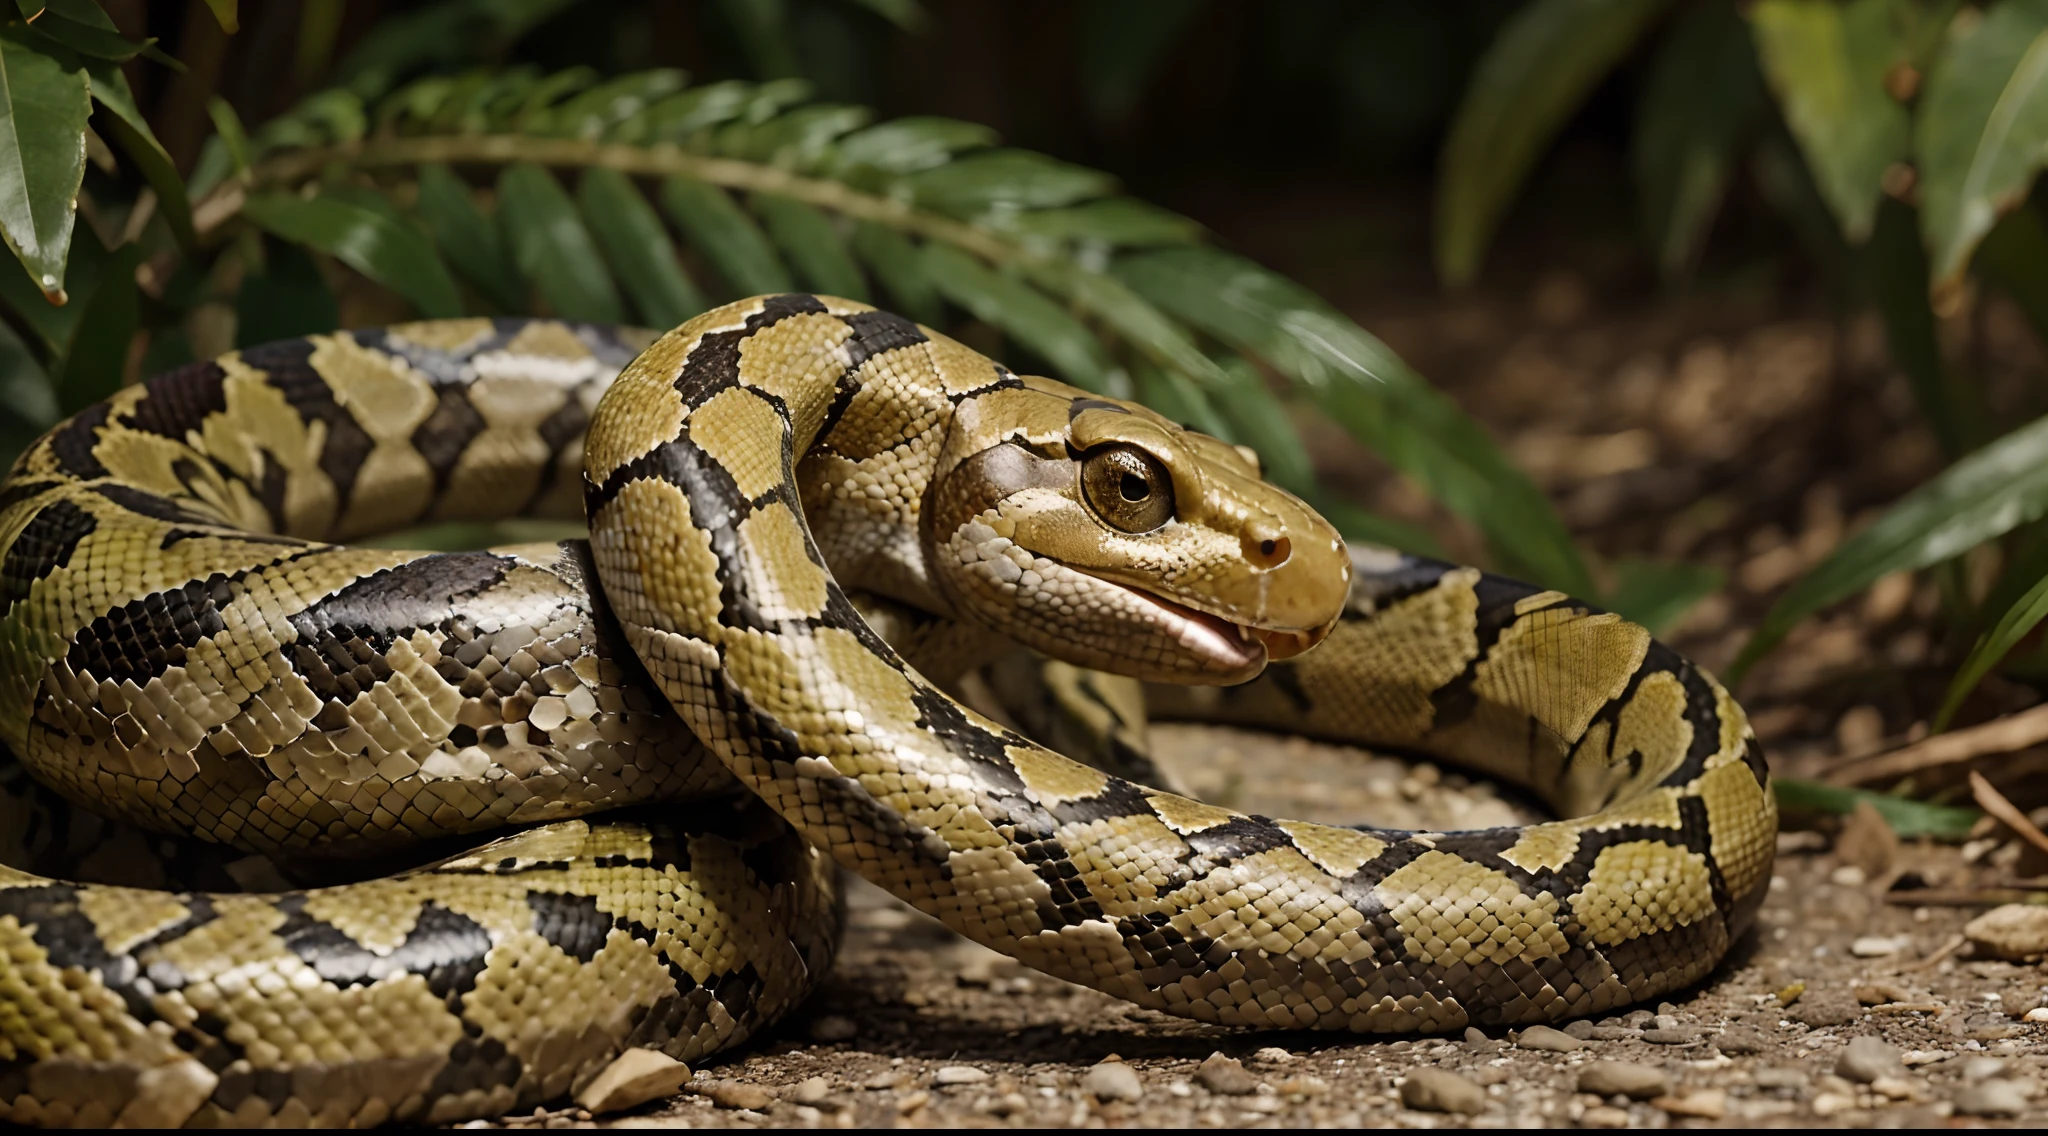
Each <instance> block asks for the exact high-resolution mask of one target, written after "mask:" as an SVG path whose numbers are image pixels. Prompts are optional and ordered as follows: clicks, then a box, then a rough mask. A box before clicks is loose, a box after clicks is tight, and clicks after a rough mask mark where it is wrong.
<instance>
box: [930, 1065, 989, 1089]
mask: <svg viewBox="0 0 2048 1136" xmlns="http://www.w3.org/2000/svg"><path fill="white" fill-rule="evenodd" d="M986 1080H988V1070H986V1069H976V1068H975V1067H974V1066H972V1065H942V1066H940V1067H939V1071H938V1072H936V1073H933V1074H932V1084H934V1085H978V1084H981V1083H982V1082H983V1081H986Z"/></svg>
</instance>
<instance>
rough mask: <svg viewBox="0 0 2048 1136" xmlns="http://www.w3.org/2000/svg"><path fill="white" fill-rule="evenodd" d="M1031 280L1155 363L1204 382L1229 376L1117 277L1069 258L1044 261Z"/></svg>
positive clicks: (1031, 273)
mask: <svg viewBox="0 0 2048 1136" xmlns="http://www.w3.org/2000/svg"><path fill="white" fill-rule="evenodd" d="M1027 273H1028V275H1029V276H1030V278H1031V281H1032V283H1034V284H1037V285H1038V286H1039V287H1041V288H1044V289H1045V290H1046V291H1048V292H1051V293H1053V294H1054V295H1056V296H1059V297H1062V298H1063V299H1065V300H1066V301H1067V302H1068V304H1069V305H1070V306H1072V307H1073V308H1074V309H1075V310H1077V311H1084V312H1088V313H1090V314H1092V315H1094V316H1095V317H1096V318H1097V319H1100V320H1101V321H1102V322H1103V323H1104V324H1106V325H1107V326H1108V327H1109V329H1110V330H1112V331H1115V332H1116V333H1117V334H1118V335H1120V336H1122V337H1123V338H1124V341H1125V342H1127V343H1129V344H1130V345H1131V346H1133V347H1136V348H1137V349H1138V350H1139V351H1141V352H1143V353H1144V354H1145V356H1146V357H1147V358H1149V359H1151V360H1152V361H1153V362H1155V363H1158V364H1159V365H1161V366H1163V367H1171V368H1172V369H1174V370H1176V371H1179V372H1180V373H1181V374H1182V375H1184V376H1186V377H1187V378H1189V379H1192V380H1194V381H1195V382H1196V383H1198V384H1201V385H1202V386H1204V387H1212V388H1214V387H1222V386H1225V385H1227V384H1228V382H1229V380H1228V378H1227V377H1226V376H1225V375H1224V373H1223V371H1222V370H1221V369H1220V368H1218V367H1217V365H1216V362H1215V360H1213V359H1210V358H1209V357H1208V356H1207V355H1204V354H1203V353H1202V349H1201V348H1199V347H1197V346H1195V341H1194V340H1193V339H1192V338H1190V337H1189V336H1188V333H1187V332H1186V331H1184V330H1183V329H1182V328H1181V327H1180V325H1179V324H1176V323H1174V322H1173V321H1172V320H1170V319H1168V318H1166V315H1165V314H1164V313H1162V312H1161V311H1160V310H1159V309H1158V308H1155V307H1153V306H1152V305H1151V304H1150V303H1149V302H1147V301H1146V299H1145V298H1144V297H1143V296H1140V295H1139V294H1138V293H1136V292H1134V291H1132V290H1131V288H1130V286H1129V285H1127V284H1125V283H1124V282H1123V281H1121V280H1119V279H1117V278H1116V277H1114V276H1105V275H1103V274H1102V273H1099V272H1089V271H1087V270H1085V269H1083V268H1080V267H1078V266H1076V265H1074V264H1072V263H1070V262H1066V261H1043V262H1039V263H1037V264H1034V265H1032V266H1031V267H1030V268H1029V269H1028V270H1027Z"/></svg>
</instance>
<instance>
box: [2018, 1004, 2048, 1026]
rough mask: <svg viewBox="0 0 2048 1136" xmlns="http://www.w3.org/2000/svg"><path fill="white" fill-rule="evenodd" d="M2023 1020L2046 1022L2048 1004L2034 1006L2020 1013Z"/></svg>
mask: <svg viewBox="0 0 2048 1136" xmlns="http://www.w3.org/2000/svg"><path fill="white" fill-rule="evenodd" d="M2020 1020H2021V1021H2023V1022H2048V1006H2036V1007H2034V1008H2033V1009H2031V1010H2028V1011H2027V1012H2026V1013H2024V1014H2022V1015H2020Z"/></svg>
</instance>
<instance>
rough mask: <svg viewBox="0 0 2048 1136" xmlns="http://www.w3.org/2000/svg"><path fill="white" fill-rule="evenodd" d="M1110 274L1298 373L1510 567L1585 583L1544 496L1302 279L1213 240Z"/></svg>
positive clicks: (1580, 589) (1584, 591)
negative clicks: (1223, 249) (1220, 247)
mask: <svg viewBox="0 0 2048 1136" xmlns="http://www.w3.org/2000/svg"><path fill="white" fill-rule="evenodd" d="M1116 274H1117V275H1118V276H1119V277H1121V278H1122V279H1123V280H1124V281H1125V282H1127V283H1129V284H1130V285H1131V286H1132V287H1133V288H1135V289H1136V290H1137V291H1138V293H1139V294H1140V295H1142V296H1144V297H1145V298H1146V299H1148V300H1150V301H1152V302H1153V303H1154V304H1157V305H1158V306H1159V307H1161V308H1163V309H1165V310H1166V311H1167V312H1168V313H1170V314H1172V315H1174V316H1176V317H1178V318H1179V319H1181V320H1182V321H1184V322H1186V323H1188V324H1191V325H1193V326H1194V327H1196V328H1197V329H1199V330H1201V331H1204V332H1207V333H1208V334H1210V335H1213V336H1215V337H1216V338H1218V339H1220V340H1222V341H1223V342H1225V343H1227V344H1230V345H1231V346H1232V347H1234V348H1236V349H1238V350H1240V351H1244V352H1247V353H1248V354H1251V355H1253V356H1256V357H1258V358H1261V359H1264V360H1265V361H1266V362H1267V363H1268V364H1270V365H1271V366H1272V367H1273V368H1274V369H1275V370H1277V371H1279V372H1280V373H1281V374H1283V375H1285V376H1287V377H1288V378H1290V379H1292V380H1294V381H1295V382H1297V383H1300V384H1301V385H1302V387H1303V388H1304V391H1305V393H1307V394H1308V395H1310V396H1311V397H1312V398H1314V399H1315V400H1316V402H1317V403H1318V404H1319V405H1320V406H1321V407H1322V409H1323V411H1324V412H1325V413H1326V414H1329V415H1330V416H1331V417H1333V418H1334V419H1335V420H1336V421H1337V422H1338V423H1340V424H1341V425H1343V426H1344V428H1345V429H1346V430H1348V431H1350V433H1351V434H1352V436H1353V437H1355V438H1357V439H1358V440H1359V441H1361V442H1363V443H1365V444H1366V445H1367V446H1369V447H1371V448H1372V449H1373V450H1375V451H1377V452H1378V453H1379V454H1380V455H1381V457H1383V458H1384V459H1385V460H1386V461H1387V462H1388V463H1389V464H1390V465H1392V466H1393V467H1394V468H1396V469H1398V470H1400V471H1402V472H1403V473H1406V474H1408V475H1409V476H1410V477H1413V478H1415V479H1416V481H1418V482H1420V483H1421V484H1422V485H1423V487H1424V488H1426V489H1428V490H1429V491H1430V493H1431V494H1433V495H1434V496H1435V497H1436V498H1437V499H1438V500H1440V501H1442V502H1443V503H1444V505H1445V506H1446V507H1447V508H1449V509H1450V510H1451V511H1452V512H1454V513H1457V514H1458V515H1460V516H1463V517H1467V518H1469V519H1471V520H1472V521H1473V522H1474V523H1476V524H1478V525H1479V527H1480V529H1481V530H1482V531H1483V532H1485V533H1486V535H1487V538H1488V540H1489V541H1490V542H1491V543H1492V545H1493V548H1494V551H1495V553H1496V555H1498V556H1499V557H1500V559H1501V561H1502V562H1503V564H1504V565H1506V566H1507V567H1508V569H1509V570H1510V571H1513V572H1515V573H1518V574H1520V575H1522V576H1524V577H1526V578H1528V579H1531V580H1534V581H1536V582H1538V583H1541V584H1544V585H1546V586H1548V587H1553V588H1559V589H1561V590H1564V591H1566V592H1570V593H1572V594H1574V595H1580V596H1585V595H1590V594H1592V579H1591V577H1590V576H1588V575H1587V572H1586V566H1585V564H1584V562H1583V561H1581V560H1580V559H1579V554H1578V551H1577V550H1576V549H1575V548H1573V547H1572V542H1571V538H1570V537H1569V536H1567V535H1566V534H1565V531H1564V526H1563V525H1561V524H1559V523H1558V520H1557V517H1556V515H1555V514H1554V513H1552V512H1551V509H1550V503H1549V502H1548V501H1546V500H1545V499H1544V497H1543V495H1542V494H1541V493H1540V492H1538V491H1537V489H1536V487H1535V486H1534V485H1533V484H1531V483H1530V482H1529V479H1528V478H1527V477H1525V476H1523V475H1522V473H1521V472H1520V471H1519V470H1517V469H1515V467H1514V466H1513V465H1512V464H1510V463H1509V462H1508V460H1507V458H1506V457H1505V456H1504V455H1503V454H1502V453H1501V452H1500V449H1499V447H1497V446H1495V445H1494V444H1493V441H1492V439H1490V438H1489V437H1487V435H1486V432H1485V431H1484V430H1483V429H1481V428H1480V426H1479V425H1478V423H1475V422H1473V421H1472V420H1471V419H1470V418H1467V417H1466V416H1465V415H1464V413H1463V412H1462V411H1460V410H1459V409H1458V407H1457V405H1456V404H1455V403H1453V402H1452V401H1451V400H1450V399H1449V398H1447V397H1445V396H1444V395H1443V394H1441V393H1440V392H1438V391H1436V390H1433V389H1431V388H1430V387H1429V386H1428V384H1426V383H1425V382H1423V380H1422V379H1421V377H1420V376H1418V375H1416V374H1415V373H1414V372H1413V371H1412V370H1410V369H1409V368H1408V365H1407V364H1406V363H1403V362H1402V361H1401V359H1400V358H1399V357H1398V356H1396V355H1395V354H1394V353H1393V352H1392V351H1390V350H1388V349H1387V346H1386V345H1385V344H1383V343H1381V342H1380V341H1379V340H1377V339H1375V338H1373V337H1372V336H1371V335H1370V334H1368V333H1367V332H1366V331H1365V329H1363V328H1361V327H1359V326H1358V325H1357V324H1355V323H1352V322H1351V321H1350V320H1348V319H1346V318H1344V316H1342V315H1340V314H1339V313H1337V312H1336V311H1334V310H1332V309H1331V308H1330V307H1329V305H1327V304H1325V303H1323V302H1322V301H1321V300H1319V299H1317V298H1316V297H1315V296H1314V295H1312V294H1311V293H1310V292H1309V291H1308V290H1307V289H1305V288H1303V287H1302V286H1301V285H1299V284H1296V283H1294V282H1292V281H1290V280H1287V279H1285V278H1283V277H1280V276H1278V275H1275V274H1274V273H1272V272H1269V271H1267V270H1266V269H1264V268H1261V267H1259V266H1258V265H1256V264H1254V263H1252V262H1251V261H1248V260H1245V259H1244V258H1242V257H1238V256H1234V255H1231V254H1229V253H1225V252H1221V251H1219V250H1216V249H1209V248H1190V249H1164V250H1161V251H1158V252H1149V253H1141V254H1137V255H1135V256H1128V257H1125V258H1123V259H1122V260H1120V261H1118V262H1117V264H1116Z"/></svg>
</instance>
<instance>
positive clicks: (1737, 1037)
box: [1714, 1026, 1771, 1057]
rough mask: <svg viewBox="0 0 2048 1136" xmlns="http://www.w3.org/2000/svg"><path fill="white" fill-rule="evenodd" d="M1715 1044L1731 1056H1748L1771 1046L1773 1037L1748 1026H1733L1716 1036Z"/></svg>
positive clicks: (1765, 1050)
mask: <svg viewBox="0 0 2048 1136" xmlns="http://www.w3.org/2000/svg"><path fill="white" fill-rule="evenodd" d="M1714 1046H1715V1048H1717V1049H1719V1050H1720V1051H1721V1052H1723V1053H1725V1054H1727V1055H1728V1056H1730V1057H1748V1056H1750V1055H1752V1054H1757V1053H1764V1052H1767V1051H1768V1050H1769V1049H1770V1048H1771V1039H1770V1038H1767V1037H1765V1036H1764V1035H1763V1034H1762V1033H1760V1032H1758V1031H1757V1030H1753V1029H1750V1028H1749V1027H1747V1026H1731V1027H1729V1028H1728V1029H1724V1030H1722V1031H1721V1032H1720V1034H1719V1035H1718V1036H1716V1037H1715V1038H1714Z"/></svg>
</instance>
